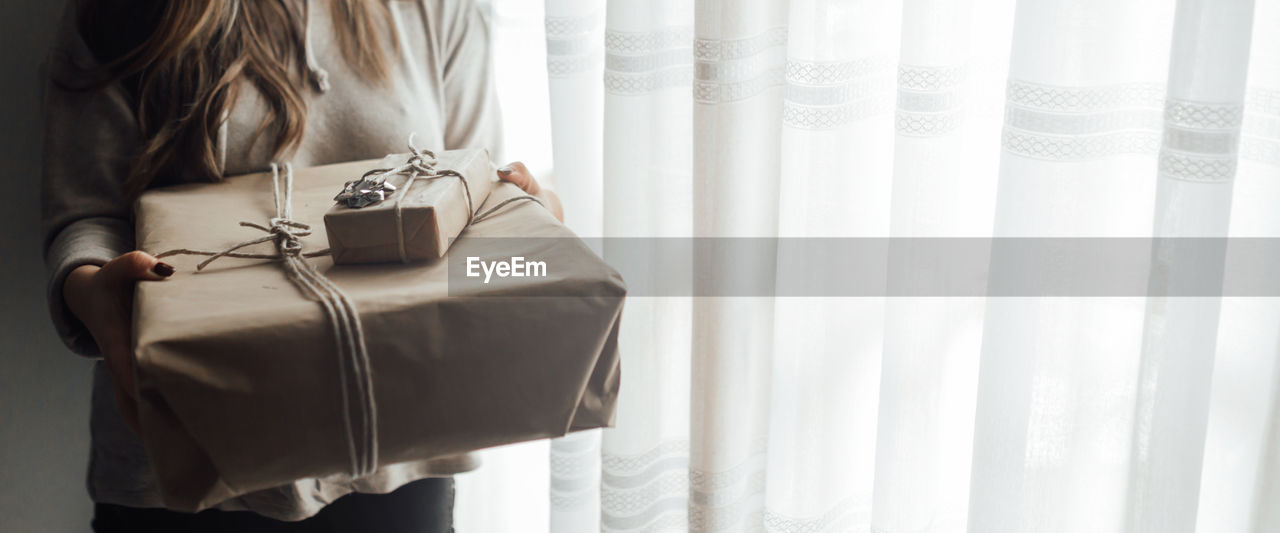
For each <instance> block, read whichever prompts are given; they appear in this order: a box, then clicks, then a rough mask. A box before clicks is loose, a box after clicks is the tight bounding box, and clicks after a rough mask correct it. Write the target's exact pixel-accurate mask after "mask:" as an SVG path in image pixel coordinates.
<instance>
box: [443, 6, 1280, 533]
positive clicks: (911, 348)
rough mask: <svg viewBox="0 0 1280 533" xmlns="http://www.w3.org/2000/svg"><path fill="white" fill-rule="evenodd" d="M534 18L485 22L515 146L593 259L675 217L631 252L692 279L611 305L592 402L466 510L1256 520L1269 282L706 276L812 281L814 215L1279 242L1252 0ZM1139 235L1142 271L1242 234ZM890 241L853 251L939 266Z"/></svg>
mask: <svg viewBox="0 0 1280 533" xmlns="http://www.w3.org/2000/svg"><path fill="white" fill-rule="evenodd" d="M495 3H496V4H497V5H495V11H496V12H498V13H501V12H502V11H503V9H502V8H503V5H502V4H503V3H504V0H495ZM543 7H544V9H545V11H544V12H542V13H538V14H537V15H536V16H537V17H539V20H538V21H536V22H537V23H538V24H540V26H541V28H542V29H543V33H542V34H541V35H536V36H534V35H530V34H529V33H528V32H527V31H526V30H518V29H517V28H524V27H525V26H524V25H521V24H519V23H515V22H510V23H509V24H508V27H507V28H506V29H505V30H504V28H503V26H502V24H499V25H498V27H497V31H496V32H495V33H496V36H495V39H496V41H503V40H504V39H507V41H505V42H506V43H507V44H508V45H511V43H512V42H513V41H515V40H519V39H524V40H522V41H520V42H521V43H523V45H524V46H527V47H530V48H537V47H541V46H545V53H546V56H545V63H546V88H547V91H548V94H547V96H548V102H549V109H550V112H549V114H550V119H549V126H540V125H538V124H523V127H520V125H517V127H516V128H515V129H514V130H513V129H512V128H510V127H509V128H508V129H509V130H512V131H509V132H508V135H509V136H516V137H518V138H519V139H517V141H519V142H515V143H509V144H510V145H513V146H536V145H537V142H536V140H535V139H536V138H537V137H538V136H539V135H543V136H549V138H550V141H551V150H550V152H551V155H552V159H553V165H552V167H553V168H554V178H553V180H552V181H554V183H555V186H556V188H557V191H558V192H559V193H560V195H561V197H562V198H563V200H564V204H565V211H566V220H567V223H568V224H569V226H570V227H571V228H573V229H574V230H575V231H577V232H578V233H579V234H581V235H583V236H584V237H587V238H588V239H587V240H588V242H589V244H591V245H592V246H595V247H597V249H598V250H600V252H601V253H602V254H603V255H604V256H605V257H606V259H608V258H609V257H610V254H611V251H612V252H616V251H618V250H617V249H613V248H611V247H626V246H632V245H635V244H634V243H636V242H640V240H641V239H650V238H658V239H668V240H669V241H670V240H672V239H679V238H688V237H695V238H696V239H695V240H694V242H695V243H696V244H690V246H691V248H689V249H687V250H685V251H689V252H691V256H688V257H687V256H683V255H680V254H675V255H674V256H673V257H671V258H665V257H663V258H659V259H657V260H655V263H656V264H663V263H664V262H668V263H669V262H670V261H677V260H687V259H689V257H692V261H693V266H695V267H696V268H694V269H691V272H689V273H687V275H688V276H690V278H689V279H687V280H682V281H685V282H687V283H685V284H683V285H687V286H690V287H692V288H693V291H694V292H693V293H691V294H682V295H677V296H660V297H659V296H650V295H641V296H634V297H629V298H628V302H627V309H626V311H625V315H626V319H625V325H624V327H623V328H622V332H621V337H620V346H621V350H622V353H623V385H622V392H621V397H620V400H619V410H618V416H617V427H615V428H611V429H607V430H604V431H603V432H602V433H601V432H597V433H587V434H582V435H572V436H570V437H567V438H564V439H558V440H555V441H553V442H552V443H551V444H550V445H549V450H548V449H547V448H542V449H539V450H536V451H535V452H531V453H533V454H534V455H530V454H529V453H525V454H524V455H520V457H522V458H523V459H521V460H519V461H517V460H502V457H504V456H502V455H501V454H504V453H505V454H511V453H516V452H510V451H506V450H501V451H499V452H495V453H498V454H499V456H498V457H499V459H500V460H499V462H498V466H497V467H496V468H493V467H487V468H490V470H488V471H482V472H481V473H479V474H475V475H474V476H476V479H481V478H484V476H488V477H487V478H484V479H488V480H489V481H487V482H486V483H487V484H485V483H478V482H473V483H472V485H473V487H478V488H476V489H475V490H477V491H481V492H482V494H480V495H470V496H468V495H465V494H463V495H462V496H461V498H462V499H465V498H473V500H472V501H475V500H474V499H475V498H485V499H486V507H487V508H488V509H490V510H491V509H495V508H503V509H505V508H508V504H510V505H513V506H516V507H512V508H518V509H526V510H528V511H527V512H528V513H530V514H529V515H528V516H531V517H534V518H535V519H536V520H543V518H542V517H543V516H545V517H546V518H545V523H546V526H545V527H546V529H548V530H550V531H588V530H600V531H770V532H805V533H809V532H827V531H864V532H875V533H900V532H901V533H908V532H913V533H914V532H933V533H943V532H960V531H970V532H981V533H1001V532H1010V533H1012V532H1037V533H1041V532H1076V531H1090V532H1133V533H1138V532H1161V533H1165V532H1200V533H1210V532H1213V533H1216V532H1219V531H1241V532H1250V533H1263V532H1271V531H1280V511H1277V509H1280V481H1277V480H1278V479H1280V298H1274V297H1262V296H1257V297H1251V296H1239V295H1233V296H1230V297H1222V298H1218V297H1194V298H1193V297H1159V296H1152V297H1137V296H1128V297H1085V296H1071V295H1054V296H1043V295H1034V294H1032V295H1025V296H1019V297H1008V296H1000V297H995V296H992V297H920V296H911V297H905V296H891V297H883V298H882V297H861V298H837V297H816V296H811V297H796V296H786V297H777V298H773V297H765V296H760V295H752V296H738V297H724V296H705V295H706V294H719V293H717V292H716V291H717V290H719V289H723V288H725V287H729V286H732V283H733V282H734V281H741V280H757V279H766V280H770V279H771V280H775V282H777V284H778V285H780V286H781V285H783V284H784V282H785V281H786V280H790V279H793V278H803V277H805V276H807V275H808V271H809V269H810V268H811V267H812V265H806V264H804V263H802V262H800V261H799V260H798V259H797V257H796V256H795V255H794V254H791V253H789V252H788V249H787V246H789V245H790V243H794V242H800V241H803V240H805V239H814V238H882V237H904V238H905V237H930V238H957V239H959V238H991V237H997V238H1006V237H1008V238H1059V237H1069V238H1098V239H1106V238H1117V237H1143V238H1145V237H1179V238H1181V237H1207V238H1221V237H1270V238H1274V237H1280V209H1276V206H1277V205H1280V204H1278V202H1280V0H1177V1H1174V0H1122V1H1116V0H1049V1H1040V0H1035V1H1033V0H892V1H882V0H790V1H788V0H736V1H733V0H697V1H695V2H688V1H684V0H653V1H646V0H545V4H544V6H543ZM522 9H523V8H521V9H516V10H515V11H518V12H523V11H522ZM498 20H499V22H501V20H502V19H501V17H499V18H498ZM504 36H505V37H504ZM504 53H514V52H511V51H504V50H502V49H498V54H500V55H501V54H504ZM527 57H535V56H531V55H530V56H527ZM536 60H537V61H542V60H541V58H540V57H538V58H536ZM500 63H501V62H500ZM500 67H501V64H500ZM520 97H527V95H524V96H520ZM517 98H518V97H517V96H509V97H508V96H504V105H505V106H506V107H507V108H508V109H510V108H511V106H512V105H523V104H521V103H520V102H521V100H518V99H517ZM520 139H523V140H522V141H521V140H520ZM598 237H599V238H602V239H597V238H598ZM775 238H777V239H776V240H775ZM752 239H755V240H752ZM680 242H688V241H680ZM741 242H755V243H760V242H764V243H773V242H776V243H777V244H776V248H770V249H767V250H765V252H767V253H765V255H767V258H766V259H765V260H761V259H760V255H759V254H760V253H761V252H760V250H755V251H754V252H755V253H756V255H743V253H742V248H741V247H740V246H737V244H735V243H741ZM1046 242H1048V243H1049V245H1047V246H1045V247H1043V252H1042V253H1043V254H1045V255H1044V257H1043V258H1044V259H1046V260H1048V263H1047V264H1054V261H1055V260H1061V259H1065V256H1064V255H1062V254H1067V253H1070V248H1069V247H1067V245H1066V244H1061V245H1059V244H1057V243H1058V242H1059V241H1053V240H1048V241H1046ZM1153 242H1155V244H1154V245H1153V248H1152V250H1151V251H1150V252H1151V253H1150V254H1149V256H1148V258H1149V259H1148V261H1147V262H1145V263H1143V264H1142V265H1140V266H1141V267H1143V268H1147V269H1148V271H1149V272H1150V275H1149V279H1148V282H1149V286H1150V289H1151V291H1152V293H1153V294H1159V293H1160V291H1163V290H1168V289H1171V288H1176V287H1178V286H1180V285H1179V284H1182V283H1185V282H1187V280H1192V279H1203V278H1205V277H1206V276H1208V277H1214V276H1222V277H1223V279H1224V281H1223V283H1224V285H1225V286H1228V287H1229V286H1230V284H1231V283H1232V280H1231V277H1230V275H1229V273H1230V272H1231V265H1232V264H1233V263H1232V262H1233V261H1235V260H1236V259H1238V258H1239V257H1242V255H1241V254H1248V253H1251V252H1249V250H1248V249H1247V248H1246V247H1241V246H1239V245H1237V244H1236V242H1237V241H1218V242H1224V243H1227V244H1226V245H1225V246H1224V247H1222V249H1221V250H1217V251H1215V252H1214V253H1212V254H1211V256H1210V257H1203V256H1201V257H1197V259H1198V261H1196V262H1194V263H1195V264H1196V265H1197V266H1198V267H1199V269H1198V270H1188V269H1187V266H1186V265H1187V264H1189V262H1188V261H1186V260H1185V259H1186V257H1187V255H1188V254H1193V253H1197V254H1202V253H1203V250H1204V248H1202V247H1200V248H1196V249H1195V250H1192V249H1191V248H1190V247H1187V246H1185V245H1183V244H1179V241H1176V240H1167V241H1162V240H1156V241H1153ZM893 243H894V244H893V246H894V248H893V249H891V250H890V257H893V258H911V257H920V256H922V254H925V253H927V252H928V251H929V250H927V249H926V247H927V246H929V244H928V243H927V242H925V241H921V240H895V241H893ZM769 246H770V245H765V248H768V247H769ZM1001 246H1005V244H1002V243H1001V242H1000V241H999V239H996V240H993V249H992V251H991V253H992V257H993V258H994V257H998V256H999V255H1000V254H1001V253H1002V251H1003V249H1002V248H1000V247H1001ZM1254 259H1255V260H1256V259H1257V258H1254ZM1263 260H1264V261H1274V262H1275V263H1276V264H1278V265H1280V256H1278V257H1271V258H1263ZM916 265H917V266H916V267H915V268H912V269H904V268H899V267H898V266H897V263H895V262H894V261H890V262H889V263H888V264H886V265H885V268H884V270H883V271H881V272H878V273H876V274H873V276H880V278H878V279H877V280H875V281H877V282H880V283H882V284H883V285H884V286H885V287H888V288H889V289H890V290H892V289H893V288H902V287H913V286H920V285H924V284H929V283H936V282H937V280H940V279H945V276H946V274H947V273H948V270H947V268H948V266H949V265H945V264H937V265H927V266H919V264H918V263H917V264H916ZM1002 268H1005V267H1004V266H1001V265H999V264H997V262H995V261H992V263H991V265H990V269H991V270H990V272H989V276H988V279H992V280H998V279H1002V277H1003V276H1008V275H1010V274H1015V273H1011V272H1004V271H1001V269H1002ZM663 270H665V272H662V271H659V270H657V269H655V270H654V271H653V272H652V273H647V272H639V273H635V274H630V275H629V276H630V277H629V278H628V279H629V281H631V282H632V284H633V285H634V286H655V285H658V284H660V283H658V282H660V281H669V280H663V279H660V278H662V277H664V276H672V275H685V273H684V272H683V271H680V269H674V270H676V271H680V272H677V273H676V274H673V272H672V269H663ZM693 272H698V273H704V274H700V275H697V276H695V275H694V274H693ZM708 272H712V273H715V275H706V274H705V273H708ZM860 275H865V274H860ZM644 276H649V277H650V279H640V278H642V277H644ZM683 285H682V284H681V283H675V284H671V285H669V286H683ZM696 294H703V295H704V296H696V297H695V295H696ZM506 457H514V456H513V455H508V456H506ZM544 458H545V459H547V460H546V461H545V462H544V461H543V459H544ZM525 460H528V461H535V462H537V464H517V463H521V461H525ZM503 480H506V481H505V483H509V484H510V486H514V487H523V488H522V489H521V490H513V489H511V488H510V487H507V488H505V489H495V488H493V487H497V486H501V485H503V484H504V481H503ZM542 486H545V487H546V490H547V493H546V495H538V496H536V499H537V501H538V502H540V503H538V504H537V505H538V506H535V507H530V505H533V504H530V503H529V499H531V498H535V497H534V496H533V495H534V494H536V493H537V491H538V490H539V487H542ZM460 490H466V489H460ZM500 492H501V493H502V494H506V496H501V495H500ZM460 494H462V493H461V492H460ZM517 498H520V499H522V500H521V501H519V502H517V501H515V499H517ZM521 506H523V507H521ZM539 506H541V507H539ZM464 507H466V508H462V507H460V510H459V513H460V514H462V515H468V516H470V515H473V514H475V511H474V509H475V506H474V505H472V504H467V506H464ZM542 512H545V513H546V514H545V515H543V514H539V513H542ZM459 522H460V524H465V523H470V524H484V525H487V526H491V527H481V528H480V529H479V530H484V531H508V530H509V531H528V530H530V524H531V522H530V521H528V520H525V521H521V522H520V523H519V524H520V525H519V526H512V525H511V524H510V523H506V524H499V523H497V522H495V521H493V520H491V519H490V520H488V521H485V520H481V519H478V518H471V519H470V522H468V520H467V518H466V517H463V516H460V517H459ZM460 527H462V526H460ZM542 528H543V527H542V526H540V525H539V526H536V527H534V528H533V529H542ZM473 530H474V529H473Z"/></svg>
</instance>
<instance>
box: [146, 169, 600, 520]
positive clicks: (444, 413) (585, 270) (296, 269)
mask: <svg viewBox="0 0 1280 533" xmlns="http://www.w3.org/2000/svg"><path fill="white" fill-rule="evenodd" d="M486 161H487V159H486ZM375 164H376V162H370V161H366V162H356V163H347V164H338V165H331V166H324V167H317V168H310V169H305V170H299V171H297V173H296V174H297V176H296V179H295V180H286V181H285V182H284V183H283V184H282V183H281V180H280V179H279V177H278V176H273V175H272V174H271V173H265V174H253V175H246V176H240V177H233V178H228V179H226V180H224V181H222V182H219V183H201V184H186V185H178V186H173V187H167V188H159V189H154V190H150V191H148V192H146V193H145V194H143V195H142V197H141V198H140V199H139V201H138V202H137V205H136V217H137V239H138V245H139V247H140V248H141V249H143V250H148V251H152V252H159V251H165V250H174V249H186V250H182V251H181V252H180V255H172V256H170V257H169V258H166V259H165V261H168V262H170V263H172V264H174V266H175V267H177V270H178V273H177V274H176V275H174V276H173V277H171V278H169V279H167V280H165V281H163V282H148V283H139V284H138V287H137V291H136V293H135V303H134V334H135V340H134V346H135V353H136V357H137V365H136V371H137V383H138V393H139V415H140V419H141V423H142V438H143V441H144V443H145V445H146V447H147V449H148V451H149V454H150V457H151V463H152V467H153V469H154V471H155V473H156V477H157V481H158V483H159V488H160V492H161V494H162V497H163V499H164V503H165V505H166V506H167V507H169V508H172V509H177V510H185V511H198V510H201V509H206V508H209V507H212V506H214V505H217V504H218V503H220V502H223V501H225V500H228V499H231V498H234V497H237V496H240V495H244V494H248V493H251V492H253V491H257V490H260V489H266V488H271V487H277V486H280V485H285V484H288V483H291V482H295V481H297V480H303V479H308V478H319V477H326V476H331V475H350V476H351V478H359V477H362V476H365V475H369V474H370V473H371V472H372V473H376V472H378V471H380V470H379V469H380V467H381V466H382V465H390V464H395V463H402V462H408V461H419V460H430V459H431V458H440V457H448V456H450V455H454V454H458V453H462V452H466V451H471V450H476V449H480V448H485V447H490V446H495V445H501V444H506V443H513V442H519V441H526V440H532V439H539V438H546V437H554V436H560V435H564V434H565V433H567V432H569V431H573V430H578V429H587V428H595V427H604V426H607V425H610V424H611V423H612V420H613V414H614V407H615V402H616V398H617V393H618V387H619V358H618V348H617V335H618V327H619V323H620V320H621V313H622V305H623V297H624V294H625V286H624V285H623V282H622V279H621V278H620V277H619V276H618V274H617V273H616V272H614V271H613V270H612V269H611V268H609V267H608V266H607V265H606V264H604V263H603V262H602V261H601V260H600V259H599V258H598V257H597V256H596V255H595V254H594V253H593V252H592V251H591V250H590V249H589V248H588V247H587V246H586V245H585V244H584V243H582V242H581V241H580V240H579V239H577V238H576V237H575V236H574V235H573V234H572V232H570V231H569V230H568V229H567V228H565V227H564V226H563V225H561V224H560V223H559V222H557V221H556V220H555V219H554V218H553V217H552V216H551V215H550V214H549V213H548V212H547V211H546V210H545V209H544V208H543V207H541V206H540V205H538V204H536V203H534V202H515V203H508V204H506V205H504V206H503V207H501V208H500V209H498V210H497V211H496V212H494V213H493V214H492V215H490V216H488V217H487V218H483V219H477V220H475V221H474V223H472V224H471V225H469V226H468V227H467V228H466V229H465V230H464V231H462V233H461V235H460V236H459V238H458V239H457V240H456V241H455V242H454V243H453V246H452V247H451V248H450V251H449V256H450V257H454V255H455V254H461V256H459V257H462V256H466V257H472V256H474V257H483V258H493V257H524V258H528V259H529V260H537V261H541V262H544V263H545V264H546V265H547V268H546V270H545V272H543V275H542V276H538V277H524V278H508V279H505V280H504V283H500V284H499V283H494V284H484V283H470V282H469V283H451V277H450V274H451V272H450V268H449V265H450V264H451V263H452V261H450V260H448V258H444V259H441V258H437V259H435V260H430V259H428V260H425V261H420V262H413V263H398V262H397V263H382V264H364V265H339V266H335V265H334V264H333V261H332V260H331V258H329V257H327V256H324V255H318V254H317V252H318V251H320V250H323V248H324V246H325V243H324V237H323V236H320V235H316V234H313V233H312V232H311V231H310V227H311V226H315V225H318V224H320V223H321V222H322V218H323V217H324V215H325V213H326V212H327V211H329V209H330V207H331V206H332V205H333V203H334V200H333V197H334V193H335V192H337V191H338V190H340V189H341V188H342V187H343V185H344V183H345V182H347V181H348V180H350V179H351V177H352V176H358V175H360V174H361V173H363V172H364V171H365V170H367V169H369V168H373V166H374V165H375ZM476 166H477V168H479V167H481V166H483V165H480V164H478V163H477V165H476ZM289 176H292V174H291V173H290V174H289ZM273 189H274V191H275V194H274V195H273ZM522 194H523V193H522V192H521V191H520V190H519V189H518V188H517V187H515V186H513V185H510V184H501V185H498V186H495V187H494V189H493V192H492V194H491V196H490V198H489V199H488V201H487V202H485V203H484V204H483V205H480V206H478V207H479V208H489V207H492V206H496V205H498V204H502V203H504V202H507V201H509V200H512V199H514V198H517V197H519V196H521V195H522ZM281 199H283V201H280V200H281ZM240 221H245V222H246V224H245V225H237V222H240ZM245 226H248V227H245ZM254 228H256V229H254ZM259 230H265V231H266V232H267V233H266V234H265V235H264V234H263V232H262V231H259ZM263 238H266V239H268V240H266V241H263ZM246 239H249V240H251V241H253V240H257V241H261V242H257V243H256V244H252V245H249V246H244V247H241V248H239V249H238V250H237V251H236V252H235V253H234V254H232V255H223V256H221V257H217V258H215V259H216V261H213V262H212V263H207V267H205V268H202V269H201V270H199V271H197V269H196V268H195V267H196V265H197V263H201V264H204V261H207V260H208V259H209V258H208V257H200V256H198V255H182V254H200V253H203V252H201V251H199V250H224V249H226V248H229V247H233V246H236V245H238V244H244V241H246ZM237 254H238V255H237ZM281 254H284V255H287V256H288V257H286V258H284V259H282V258H281V257H280V255H281ZM455 270H456V269H455ZM462 274H463V273H461V272H452V275H453V276H454V277H456V276H459V275H462Z"/></svg>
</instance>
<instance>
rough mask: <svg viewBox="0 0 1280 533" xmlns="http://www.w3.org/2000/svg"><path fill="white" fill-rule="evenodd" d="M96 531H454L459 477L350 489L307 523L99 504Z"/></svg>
mask: <svg viewBox="0 0 1280 533" xmlns="http://www.w3.org/2000/svg"><path fill="white" fill-rule="evenodd" d="M93 530H94V531H95V532H96V533H116V532H126V531H127V532H130V533H151V532H156V533H161V532H163V533H222V532H230V533H286V532H287V533H321V532H323V533H347V532H365V531H370V532H378V533H401V532H404V533H408V532H413V533H447V532H451V531H453V478H428V479H423V480H419V481H415V482H413V483H409V484H407V485H405V486H403V487H400V488H399V489H396V490H395V491H394V492H392V493H390V494H354V493H353V494H348V495H346V496H343V497H341V498H338V500H337V501H335V502H333V503H331V504H329V505H328V506H327V507H325V508H324V509H322V510H320V512H319V513H318V514H316V515H315V516H313V517H311V518H308V519H306V520H303V521H301V522H281V521H279V520H273V519H271V518H267V517H264V516H262V515H259V514H257V513H251V512H248V511H219V510H216V509H211V510H208V511H202V512H199V513H195V514H192V513H181V512H177V511H170V510H168V509H137V508H133V507H124V506H120V505H110V504H103V503H100V504H97V505H95V506H94V509H93Z"/></svg>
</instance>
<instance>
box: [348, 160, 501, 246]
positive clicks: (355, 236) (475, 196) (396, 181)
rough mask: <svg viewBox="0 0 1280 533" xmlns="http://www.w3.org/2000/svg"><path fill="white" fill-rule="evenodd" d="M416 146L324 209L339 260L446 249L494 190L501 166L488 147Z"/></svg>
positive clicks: (365, 176)
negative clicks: (432, 148)
mask: <svg viewBox="0 0 1280 533" xmlns="http://www.w3.org/2000/svg"><path fill="white" fill-rule="evenodd" d="M415 152H416V153H411V154H401V155H392V156H387V158H386V159H383V160H382V161H381V162H379V163H378V164H377V167H376V168H375V169H373V170H371V171H368V172H365V173H364V174H363V175H362V177H361V179H360V180H353V181H352V182H351V183H349V184H348V187H347V188H348V189H349V190H347V191H344V195H343V198H341V199H340V201H339V202H338V203H337V204H336V205H334V206H333V207H332V208H330V209H329V212H327V213H325V215H324V227H325V231H326V233H327V234H328V236H329V250H330V251H331V253H332V256H333V262H334V263H338V264H355V263H382V262H389V261H400V262H408V261H418V260H423V259H436V258H438V257H441V256H443V255H444V254H445V251H447V250H448V249H449V243H450V242H451V241H452V240H453V239H454V238H456V237H457V236H458V234H459V233H462V230H463V228H465V227H467V224H469V223H470V221H471V218H472V217H473V216H474V215H475V210H476V209H477V208H478V207H480V205H481V204H482V203H484V201H485V200H486V199H487V198H488V197H489V191H490V190H491V189H492V188H493V186H494V185H495V183H494V182H495V181H496V179H497V174H496V173H495V171H494V167H493V164H492V163H491V162H490V161H489V152H488V150H483V149H472V150H449V151H446V152H441V153H439V154H432V153H430V152H423V151H416V150H415ZM366 170H368V169H366Z"/></svg>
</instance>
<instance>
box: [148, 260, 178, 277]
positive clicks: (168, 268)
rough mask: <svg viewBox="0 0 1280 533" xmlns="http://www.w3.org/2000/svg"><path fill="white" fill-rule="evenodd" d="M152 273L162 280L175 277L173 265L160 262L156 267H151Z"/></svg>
mask: <svg viewBox="0 0 1280 533" xmlns="http://www.w3.org/2000/svg"><path fill="white" fill-rule="evenodd" d="M151 272H153V273H155V275H157V276H160V277H162V278H167V277H169V276H172V275H173V273H174V269H173V265H170V264H169V263H165V262H159V263H156V266H153V267H151Z"/></svg>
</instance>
